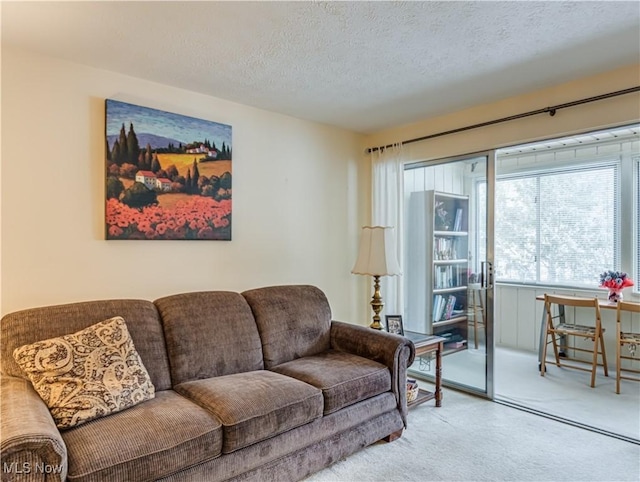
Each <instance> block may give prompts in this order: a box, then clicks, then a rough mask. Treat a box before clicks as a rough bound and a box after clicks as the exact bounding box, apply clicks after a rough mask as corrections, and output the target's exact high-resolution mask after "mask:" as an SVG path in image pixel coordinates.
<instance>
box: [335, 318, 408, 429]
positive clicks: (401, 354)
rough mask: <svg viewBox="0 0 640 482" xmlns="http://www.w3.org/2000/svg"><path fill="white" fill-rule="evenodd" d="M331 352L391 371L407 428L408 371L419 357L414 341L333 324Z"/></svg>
mask: <svg viewBox="0 0 640 482" xmlns="http://www.w3.org/2000/svg"><path fill="white" fill-rule="evenodd" d="M331 348H333V349H334V350H339V351H344V352H348V353H353V354H354V355H358V356H361V357H364V358H368V359H370V360H374V361H377V362H379V363H382V364H383V365H386V366H387V367H388V368H389V371H390V372H391V387H392V390H393V393H394V394H395V396H396V401H397V403H398V409H399V410H400V415H401V416H402V421H403V422H404V425H405V427H406V426H407V368H408V367H409V366H411V364H412V363H413V360H414V358H415V353H416V352H415V346H414V345H413V343H412V342H411V340H409V339H407V338H405V337H403V336H399V335H393V334H390V333H387V332H384V331H379V330H372V329H371V328H366V327H364V326H359V325H352V324H349V323H344V322H341V321H332V322H331Z"/></svg>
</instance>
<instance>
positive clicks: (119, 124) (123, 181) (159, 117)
mask: <svg viewBox="0 0 640 482" xmlns="http://www.w3.org/2000/svg"><path fill="white" fill-rule="evenodd" d="M105 131H106V190H105V191H106V207H105V222H106V239H148V240H172V239H173V240H189V239H193V240H227V241H228V240H231V193H232V189H231V181H232V177H231V163H232V147H231V126H229V125H226V124H219V123H217V122H212V121H207V120H202V119H196V118H193V117H188V116H183V115H179V114H173V113H170V112H164V111H161V110H157V109H151V108H148V107H142V106H137V105H133V104H128V103H125V102H120V101H116V100H112V99H107V100H106V129H105Z"/></svg>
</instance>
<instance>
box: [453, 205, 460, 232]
mask: <svg viewBox="0 0 640 482" xmlns="http://www.w3.org/2000/svg"><path fill="white" fill-rule="evenodd" d="M461 228H462V208H458V209H456V217H455V221H454V222H453V230H454V231H460V229H461Z"/></svg>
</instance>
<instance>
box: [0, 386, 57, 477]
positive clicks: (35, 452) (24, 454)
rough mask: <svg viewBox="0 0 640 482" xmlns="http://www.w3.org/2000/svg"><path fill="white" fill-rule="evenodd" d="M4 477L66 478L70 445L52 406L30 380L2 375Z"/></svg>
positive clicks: (0, 418)
mask: <svg viewBox="0 0 640 482" xmlns="http://www.w3.org/2000/svg"><path fill="white" fill-rule="evenodd" d="M0 402H1V403H0V453H1V456H0V457H1V460H0V473H1V474H2V481H3V482H4V481H13V480H20V481H31V480H34V481H35V480H39V481H62V480H65V479H66V478H67V447H66V445H65V444H64V441H63V440H62V437H61V435H60V432H59V431H58V428H57V427H56V425H55V422H54V421H53V418H52V417H51V413H50V412H49V409H48V408H47V406H46V405H45V403H44V402H43V401H42V399H41V398H40V396H39V395H38V394H37V393H36V391H35V390H34V389H33V386H32V385H31V383H30V382H29V381H28V380H25V379H23V378H19V377H10V376H6V375H1V378H0Z"/></svg>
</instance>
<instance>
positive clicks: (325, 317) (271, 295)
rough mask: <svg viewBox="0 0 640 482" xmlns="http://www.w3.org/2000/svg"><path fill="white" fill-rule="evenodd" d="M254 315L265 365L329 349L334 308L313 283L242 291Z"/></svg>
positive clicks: (266, 366) (272, 364) (277, 363)
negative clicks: (332, 309) (310, 284)
mask: <svg viewBox="0 0 640 482" xmlns="http://www.w3.org/2000/svg"><path fill="white" fill-rule="evenodd" d="M242 295H243V296H244V297H245V298H246V300H247V302H248V303H249V306H251V310H252V311H253V316H255V319H256V324H257V325H258V330H259V331H260V338H261V339H262V350H263V352H264V365H265V368H271V367H274V366H276V365H280V364H281V363H284V362H288V361H290V360H293V359H295V358H300V357H303V356H309V355H317V354H318V353H322V352H324V351H327V350H328V349H329V343H330V334H329V333H330V327H331V308H330V307H329V302H328V301H327V298H326V296H325V295H324V293H323V292H322V291H320V290H319V289H318V288H316V287H314V286H305V285H294V286H270V287H267V288H258V289H255V290H249V291H245V292H244V293H242Z"/></svg>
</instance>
